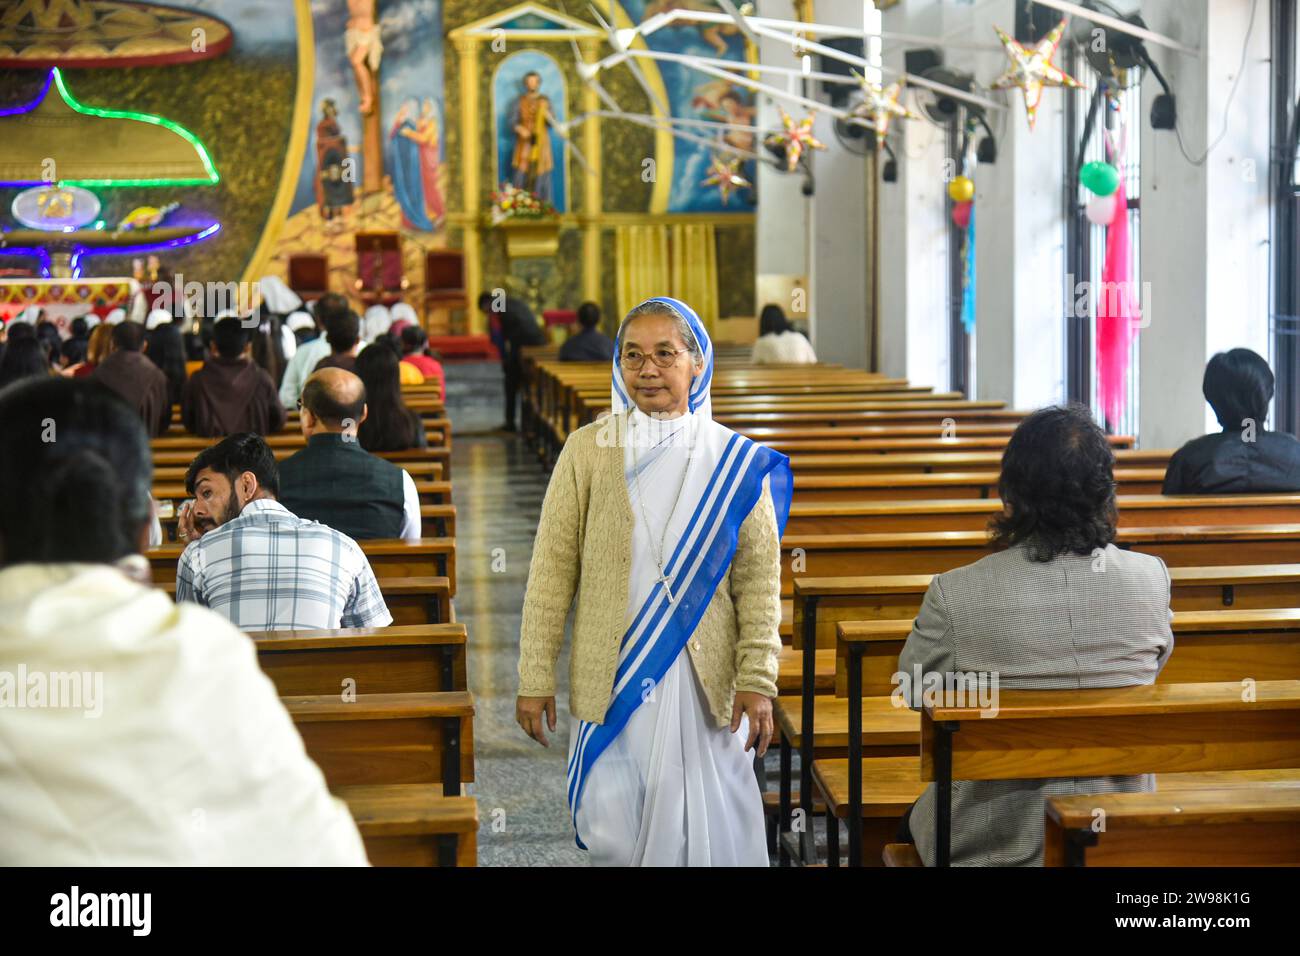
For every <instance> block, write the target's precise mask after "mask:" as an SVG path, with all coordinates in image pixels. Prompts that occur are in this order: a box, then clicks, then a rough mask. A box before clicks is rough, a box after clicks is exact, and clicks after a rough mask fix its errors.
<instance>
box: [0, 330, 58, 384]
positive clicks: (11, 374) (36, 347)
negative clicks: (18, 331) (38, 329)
mask: <svg viewBox="0 0 1300 956" xmlns="http://www.w3.org/2000/svg"><path fill="white" fill-rule="evenodd" d="M49 374H50V363H49V360H48V359H46V357H45V348H44V347H43V346H42V345H41V343H40V341H39V340H37V339H36V338H35V337H32V338H19V339H18V341H16V342H10V343H9V345H8V347H6V348H5V351H4V355H3V356H0V388H4V387H5V386H6V385H9V384H10V383H12V382H17V381H21V380H22V379H25V378H33V377H37V378H44V377H46V376H48V375H49Z"/></svg>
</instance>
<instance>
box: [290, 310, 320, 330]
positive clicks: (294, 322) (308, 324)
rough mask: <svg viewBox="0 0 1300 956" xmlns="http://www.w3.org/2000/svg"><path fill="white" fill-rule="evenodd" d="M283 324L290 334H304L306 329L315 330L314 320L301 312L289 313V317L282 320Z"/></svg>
mask: <svg viewBox="0 0 1300 956" xmlns="http://www.w3.org/2000/svg"><path fill="white" fill-rule="evenodd" d="M284 324H285V325H286V326H287V327H288V329H289V331H290V332H305V331H307V330H308V329H314V328H316V320H315V319H313V318H312V317H311V316H310V315H309V314H308V313H306V312H302V311H298V312H291V313H289V317H288V318H287V319H285V320H284Z"/></svg>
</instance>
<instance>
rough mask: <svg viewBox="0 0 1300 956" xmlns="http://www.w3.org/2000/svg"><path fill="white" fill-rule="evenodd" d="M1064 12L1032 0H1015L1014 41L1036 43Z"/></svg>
mask: <svg viewBox="0 0 1300 956" xmlns="http://www.w3.org/2000/svg"><path fill="white" fill-rule="evenodd" d="M1063 16H1065V14H1063V13H1061V11H1060V10H1054V9H1052V8H1051V7H1045V6H1043V5H1042V4H1041V3H1033V2H1032V0H1016V42H1018V43H1037V42H1038V41H1039V40H1041V39H1042V38H1043V37H1045V36H1047V34H1048V32H1049V31H1050V30H1051V29H1052V27H1054V26H1056V25H1057V24H1058V23H1060V22H1061V17H1063Z"/></svg>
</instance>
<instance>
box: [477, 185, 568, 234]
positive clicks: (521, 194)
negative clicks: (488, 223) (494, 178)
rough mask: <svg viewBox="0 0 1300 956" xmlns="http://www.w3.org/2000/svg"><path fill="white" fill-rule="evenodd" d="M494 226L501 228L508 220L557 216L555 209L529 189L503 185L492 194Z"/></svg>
mask: <svg viewBox="0 0 1300 956" xmlns="http://www.w3.org/2000/svg"><path fill="white" fill-rule="evenodd" d="M491 215H492V225H494V226H499V225H501V223H503V222H505V221H506V220H507V219H544V218H545V217H547V216H553V215H555V207H554V206H552V205H551V204H550V203H549V202H547V201H546V200H544V199H538V198H537V197H536V196H535V195H533V194H532V193H531V192H529V191H528V190H527V189H521V188H520V187H518V186H516V185H514V184H513V183H502V184H501V188H500V189H499V190H498V191H497V192H494V193H493V194H492V214H491Z"/></svg>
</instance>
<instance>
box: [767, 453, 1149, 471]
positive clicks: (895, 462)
mask: <svg viewBox="0 0 1300 956" xmlns="http://www.w3.org/2000/svg"><path fill="white" fill-rule="evenodd" d="M1172 454H1173V452H1172V451H1170V450H1169V449H1131V448H1129V449H1126V448H1121V449H1120V450H1119V451H1117V452H1115V467H1116V468H1161V469H1163V468H1165V467H1166V466H1167V465H1168V464H1169V456H1170V455H1172ZM790 467H791V469H793V471H794V473H795V474H796V475H798V474H800V473H801V472H809V473H817V474H828V475H830V474H840V475H845V474H849V475H856V474H870V473H875V474H882V475H898V474H917V473H919V474H938V473H942V472H946V471H997V470H999V469H1000V468H1001V467H1002V453H1001V452H1000V451H947V452H945V451H929V452H908V451H903V452H896V453H895V452H888V453H884V452H878V453H876V454H868V453H833V454H818V453H815V452H812V451H803V450H801V451H799V452H797V453H795V454H793V455H791V456H790Z"/></svg>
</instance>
